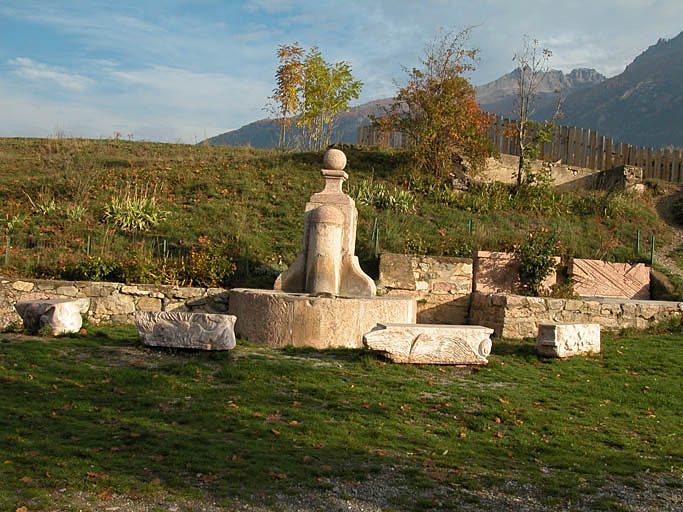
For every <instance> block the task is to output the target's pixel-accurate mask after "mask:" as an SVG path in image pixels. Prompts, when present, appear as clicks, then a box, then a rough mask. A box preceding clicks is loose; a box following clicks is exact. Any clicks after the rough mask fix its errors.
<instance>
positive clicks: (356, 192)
mask: <svg viewBox="0 0 683 512" xmlns="http://www.w3.org/2000/svg"><path fill="white" fill-rule="evenodd" d="M350 195H351V196H352V197H353V198H354V199H355V200H356V201H357V202H358V204H364V205H367V206H372V207H373V208H377V209H378V210H393V211H395V212H398V213H409V212H412V211H415V198H414V197H413V195H412V194H411V193H410V192H409V191H407V190H403V189H400V188H397V187H394V188H393V189H389V188H388V187H387V186H386V185H385V184H384V183H375V182H373V181H372V180H370V181H368V180H363V181H361V182H360V183H359V184H358V186H356V187H354V188H352V189H351V190H350Z"/></svg>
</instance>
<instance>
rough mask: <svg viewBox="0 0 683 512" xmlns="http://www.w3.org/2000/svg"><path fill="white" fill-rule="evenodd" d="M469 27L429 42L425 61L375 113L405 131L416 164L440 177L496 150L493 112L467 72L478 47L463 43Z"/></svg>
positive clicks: (388, 127) (476, 164) (382, 123)
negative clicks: (491, 128) (483, 103)
mask: <svg viewBox="0 0 683 512" xmlns="http://www.w3.org/2000/svg"><path fill="white" fill-rule="evenodd" d="M470 30H471V29H465V30H463V31H461V32H458V33H454V32H448V33H446V34H444V35H442V36H441V37H437V39H435V41H434V42H433V43H432V44H431V45H429V46H428V47H427V48H426V50H425V56H424V57H423V58H422V59H421V60H420V62H421V64H422V66H421V67H420V68H413V69H412V70H411V71H408V83H407V84H406V85H405V86H404V87H403V88H401V89H400V90H399V91H398V94H397V95H396V97H395V101H394V103H392V104H391V105H390V106H389V107H387V108H385V110H384V112H383V115H381V116H377V117H375V118H373V123H374V125H375V126H376V127H378V128H379V129H381V130H382V131H385V132H390V131H401V132H403V133H405V134H407V135H408V137H409V140H410V146H411V150H412V153H413V157H414V160H415V163H416V165H417V166H418V167H420V168H422V169H425V170H427V171H429V172H431V173H434V174H436V175H437V176H440V177H447V176H448V175H449V174H450V172H451V171H452V170H453V169H454V168H457V167H458V166H459V164H460V162H461V161H462V160H463V159H464V160H466V161H467V162H468V167H469V168H470V169H472V170H475V169H477V168H480V167H481V166H482V165H483V163H484V159H485V158H486V157H487V156H489V155H490V154H492V153H493V151H494V150H493V146H492V144H491V143H490V142H489V140H488V138H487V137H486V132H487V129H488V127H489V123H490V121H491V118H490V116H489V115H488V114H487V113H485V112H483V111H482V110H481V107H480V106H479V105H478V104H477V102H476V100H475V91H474V87H473V86H472V84H471V83H470V81H469V79H468V78H467V77H466V73H468V72H470V71H473V70H474V62H475V61H476V58H477V53H478V51H477V50H475V49H467V48H465V43H466V42H467V40H468V37H469V33H470Z"/></svg>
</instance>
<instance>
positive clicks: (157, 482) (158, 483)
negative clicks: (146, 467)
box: [150, 478, 161, 485]
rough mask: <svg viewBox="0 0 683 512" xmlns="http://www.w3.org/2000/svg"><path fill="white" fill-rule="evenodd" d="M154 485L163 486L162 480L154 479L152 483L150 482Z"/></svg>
mask: <svg viewBox="0 0 683 512" xmlns="http://www.w3.org/2000/svg"><path fill="white" fill-rule="evenodd" d="M150 483H151V484H152V485H161V479H159V478H152V481H151V482H150Z"/></svg>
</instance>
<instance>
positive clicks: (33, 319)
mask: <svg viewBox="0 0 683 512" xmlns="http://www.w3.org/2000/svg"><path fill="white" fill-rule="evenodd" d="M81 302H82V301H78V300H73V299H42V300H31V301H24V302H17V303H16V304H15V306H14V307H15V309H16V310H17V313H19V316H20V317H21V319H22V320H23V321H24V327H25V328H26V329H27V330H29V331H31V332H38V331H39V330H40V329H42V328H43V327H45V326H49V327H50V328H51V329H52V333H53V334H65V333H70V332H78V331H79V330H80V329H81V326H82V325H83V320H82V319H81Z"/></svg>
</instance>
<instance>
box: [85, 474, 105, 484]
mask: <svg viewBox="0 0 683 512" xmlns="http://www.w3.org/2000/svg"><path fill="white" fill-rule="evenodd" d="M100 478H102V475H100V474H98V473H91V472H88V475H87V476H86V480H88V481H89V482H96V481H97V480H99V479H100Z"/></svg>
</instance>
